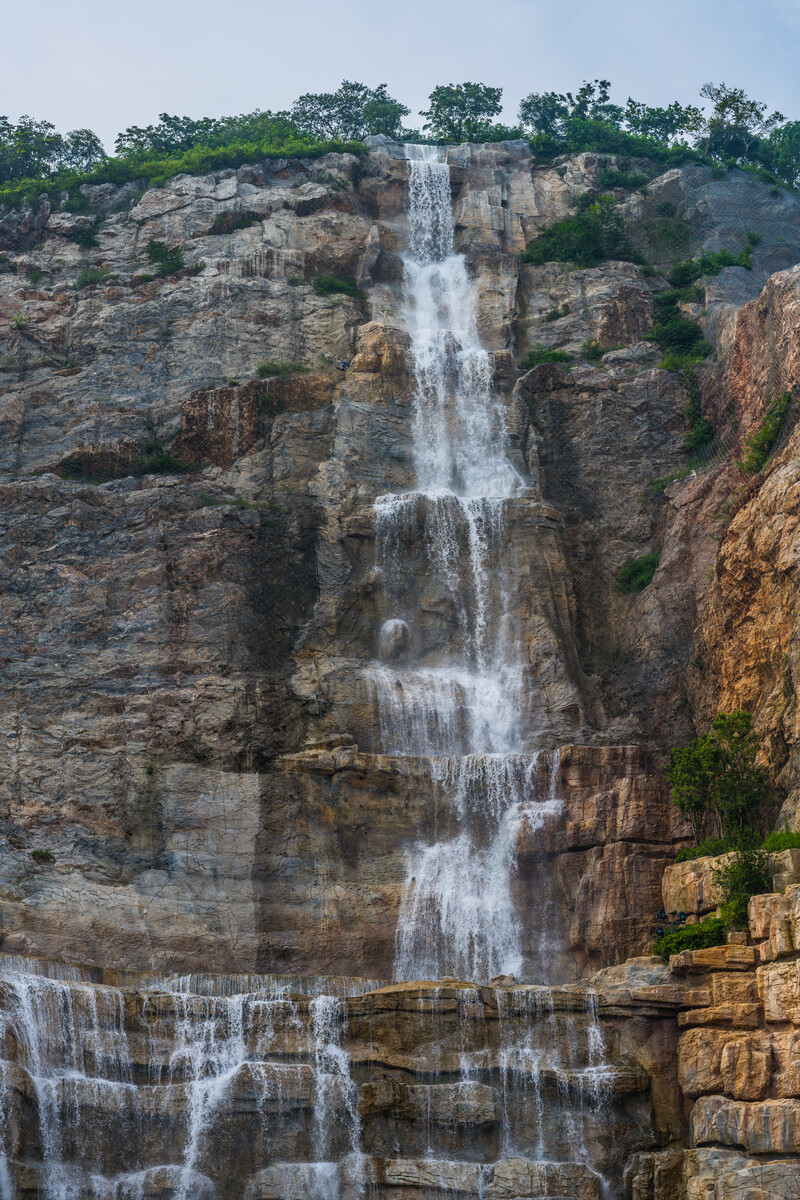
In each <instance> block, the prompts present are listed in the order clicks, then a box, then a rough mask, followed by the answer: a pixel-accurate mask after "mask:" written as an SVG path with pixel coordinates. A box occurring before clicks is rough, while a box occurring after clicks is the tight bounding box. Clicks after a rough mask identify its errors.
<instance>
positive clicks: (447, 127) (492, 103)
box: [420, 83, 503, 142]
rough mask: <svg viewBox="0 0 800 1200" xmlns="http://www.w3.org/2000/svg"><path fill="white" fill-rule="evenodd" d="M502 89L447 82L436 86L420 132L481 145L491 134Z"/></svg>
mask: <svg viewBox="0 0 800 1200" xmlns="http://www.w3.org/2000/svg"><path fill="white" fill-rule="evenodd" d="M502 96H503V89H502V88H497V87H489V86H488V85H487V84H485V83H448V84H442V85H440V86H439V87H435V88H434V89H433V91H432V92H431V94H430V96H429V97H428V102H429V104H430V108H429V109H428V110H427V111H426V112H421V113H420V116H421V117H426V118H427V119H426V121H425V124H424V125H423V129H427V130H428V131H429V132H430V135H431V137H432V138H434V139H435V140H443V141H449V142H481V141H483V140H484V139H485V137H486V135H487V134H488V133H489V132H490V131H491V125H492V117H496V116H497V115H498V113H499V112H500V111H501V110H502V107H503V105H502V102H501V101H502Z"/></svg>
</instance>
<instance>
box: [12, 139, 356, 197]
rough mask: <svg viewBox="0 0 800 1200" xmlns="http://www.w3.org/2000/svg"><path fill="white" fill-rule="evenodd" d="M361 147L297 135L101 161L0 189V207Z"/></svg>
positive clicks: (151, 184)
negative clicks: (84, 188) (85, 188)
mask: <svg viewBox="0 0 800 1200" xmlns="http://www.w3.org/2000/svg"><path fill="white" fill-rule="evenodd" d="M364 152H365V148H364V146H363V145H362V143H361V142H338V141H326V142H315V141H311V140H310V139H307V138H304V137H302V136H301V135H297V136H295V137H292V138H289V139H288V140H286V141H283V142H275V141H273V140H271V139H270V140H266V141H260V142H231V143H230V144H229V145H226V146H195V147H193V148H192V149H191V150H185V151H182V152H180V153H157V152H154V151H152V150H146V151H144V150H143V151H134V152H130V153H126V154H122V155H119V156H117V157H115V158H105V159H103V161H102V162H100V163H99V164H98V165H97V166H96V167H93V168H92V169H91V170H90V171H85V172H84V171H59V172H58V173H57V174H55V175H51V176H49V177H48V178H46V179H22V180H20V181H19V182H17V183H12V184H7V185H6V186H4V187H0V206H3V205H6V206H9V207H12V208H16V207H19V206H20V205H22V204H25V203H26V202H27V203H34V202H35V201H36V200H38V199H39V197H40V196H42V195H47V196H49V197H50V198H51V203H52V202H53V201H55V200H57V199H58V197H59V196H60V195H61V193H62V192H69V193H70V194H72V193H73V192H75V191H77V189H78V188H79V187H80V186H81V185H82V184H99V183H117V184H121V183H131V182H134V181H136V182H139V183H141V184H143V185H146V186H148V187H162V186H163V185H164V184H165V183H166V182H167V180H168V179H172V178H173V177H174V176H175V175H206V174H208V173H209V172H211V171H220V170H222V169H224V168H225V167H241V166H242V165H243V164H244V163H257V162H263V161H264V160H265V159H269V158H319V157H320V156H321V155H323V154H333V153H337V154H345V153H348V154H363V153H364Z"/></svg>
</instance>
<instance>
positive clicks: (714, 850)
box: [675, 838, 733, 862]
mask: <svg viewBox="0 0 800 1200" xmlns="http://www.w3.org/2000/svg"><path fill="white" fill-rule="evenodd" d="M732 849H733V846H732V844H731V842H730V841H729V840H728V839H727V838H706V839H705V841H703V842H699V843H698V844H697V845H696V846H686V847H684V849H683V850H679V851H678V853H677V854H676V855H675V862H692V861H693V860H694V859H695V858H715V857H716V856H717V855H719V854H727V853H728V851H729V850H732Z"/></svg>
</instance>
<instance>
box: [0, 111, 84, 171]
mask: <svg viewBox="0 0 800 1200" xmlns="http://www.w3.org/2000/svg"><path fill="white" fill-rule="evenodd" d="M104 157H105V151H104V150H103V145H102V143H101V141H100V139H99V137H97V135H96V134H94V133H92V131H91V129H73V130H72V132H71V133H66V134H61V133H58V132H57V131H56V128H55V126H54V125H51V124H50V122H49V121H36V120H34V119H33V117H27V116H23V117H20V119H19V121H18V122H17V124H16V125H14V124H12V123H11V122H10V121H9V120H8V118H7V117H0V182H5V181H10V180H16V179H30V178H34V179H35V178H44V177H46V176H47V175H50V174H52V173H53V172H54V171H59V170H65V169H66V170H72V171H88V170H90V169H91V168H92V167H93V166H94V165H95V164H96V163H98V162H101V161H102V159H103V158H104Z"/></svg>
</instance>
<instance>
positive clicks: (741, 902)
mask: <svg viewBox="0 0 800 1200" xmlns="http://www.w3.org/2000/svg"><path fill="white" fill-rule="evenodd" d="M712 874H713V877H714V882H715V883H716V884H717V885H718V886H719V887H720V889H721V891H722V903H721V904H720V906H719V911H720V916H721V918H722V920H723V921H724V922H725V924H726V925H727V926H728V927H729V928H732V929H746V928H747V905H748V903H749V901H750V897H751V896H760V895H762V894H763V893H764V892H769V891H771V890H772V871H771V869H770V865H769V855H768V854H767V852H766V850H764V849H763V848H758V847H756V846H753V845H749V846H747V845H745V846H742V847H741V849H739V850H737V851H736V853H735V854H733V855H732V856H731V858H730V859H729V860H728V862H726V863H723V864H722V866H719V867H715V868H714V869H713V871H712Z"/></svg>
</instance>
